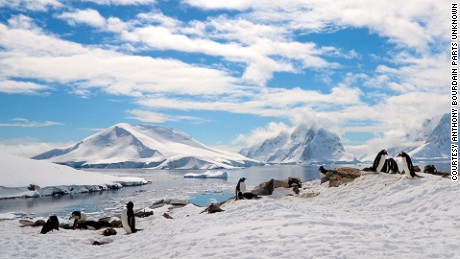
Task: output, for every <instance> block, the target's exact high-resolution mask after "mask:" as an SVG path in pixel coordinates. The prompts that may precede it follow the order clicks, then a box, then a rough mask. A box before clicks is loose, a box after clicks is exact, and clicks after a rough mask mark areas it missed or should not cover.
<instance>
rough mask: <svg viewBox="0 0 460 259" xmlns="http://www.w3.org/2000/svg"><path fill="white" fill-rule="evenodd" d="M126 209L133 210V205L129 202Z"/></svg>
mask: <svg viewBox="0 0 460 259" xmlns="http://www.w3.org/2000/svg"><path fill="white" fill-rule="evenodd" d="M126 207H127V208H128V209H133V208H134V203H133V202H132V201H130V202H128V203H126Z"/></svg>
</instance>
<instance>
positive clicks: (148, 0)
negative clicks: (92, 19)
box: [81, 0, 156, 5]
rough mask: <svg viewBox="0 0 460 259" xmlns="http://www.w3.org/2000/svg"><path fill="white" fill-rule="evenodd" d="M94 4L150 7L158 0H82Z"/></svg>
mask: <svg viewBox="0 0 460 259" xmlns="http://www.w3.org/2000/svg"><path fill="white" fill-rule="evenodd" d="M81 1H84V2H92V3H95V4H98V5H148V4H154V3H155V2H156V0H81Z"/></svg>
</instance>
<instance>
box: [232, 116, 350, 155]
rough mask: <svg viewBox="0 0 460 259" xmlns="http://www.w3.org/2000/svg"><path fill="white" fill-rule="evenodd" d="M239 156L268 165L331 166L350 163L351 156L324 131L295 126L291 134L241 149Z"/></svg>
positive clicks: (283, 133)
mask: <svg viewBox="0 0 460 259" xmlns="http://www.w3.org/2000/svg"><path fill="white" fill-rule="evenodd" d="M240 153H241V154H243V155H245V156H247V157H250V158H254V159H257V160H260V161H264V162H271V163H330V162H352V161H355V158H354V156H353V155H351V154H348V153H346V152H345V149H344V147H343V145H342V142H341V141H340V138H339V137H338V136H337V135H336V134H334V133H331V132H329V131H327V130H325V129H323V128H321V129H319V130H315V129H313V128H309V127H307V126H304V125H301V126H298V127H297V128H296V129H295V130H294V131H293V132H292V133H291V132H281V133H280V134H279V135H278V136H276V137H274V138H271V139H267V140H265V141H263V142H262V143H259V144H256V145H254V146H252V147H249V148H246V149H243V150H241V152H240Z"/></svg>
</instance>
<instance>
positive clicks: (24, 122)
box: [0, 118, 64, 128]
mask: <svg viewBox="0 0 460 259" xmlns="http://www.w3.org/2000/svg"><path fill="white" fill-rule="evenodd" d="M12 121H13V122H11V123H0V127H21V128H33V127H49V126H62V125H64V124H63V123H60V122H54V121H45V122H36V121H29V120H28V119H24V118H15V119H12Z"/></svg>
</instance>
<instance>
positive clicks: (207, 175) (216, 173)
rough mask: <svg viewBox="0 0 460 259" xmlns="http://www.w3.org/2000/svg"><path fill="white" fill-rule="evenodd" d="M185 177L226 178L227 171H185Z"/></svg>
mask: <svg viewBox="0 0 460 259" xmlns="http://www.w3.org/2000/svg"><path fill="white" fill-rule="evenodd" d="M184 177H185V178H223V179H227V178H228V174H227V172H223V171H206V172H204V173H186V174H184Z"/></svg>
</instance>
